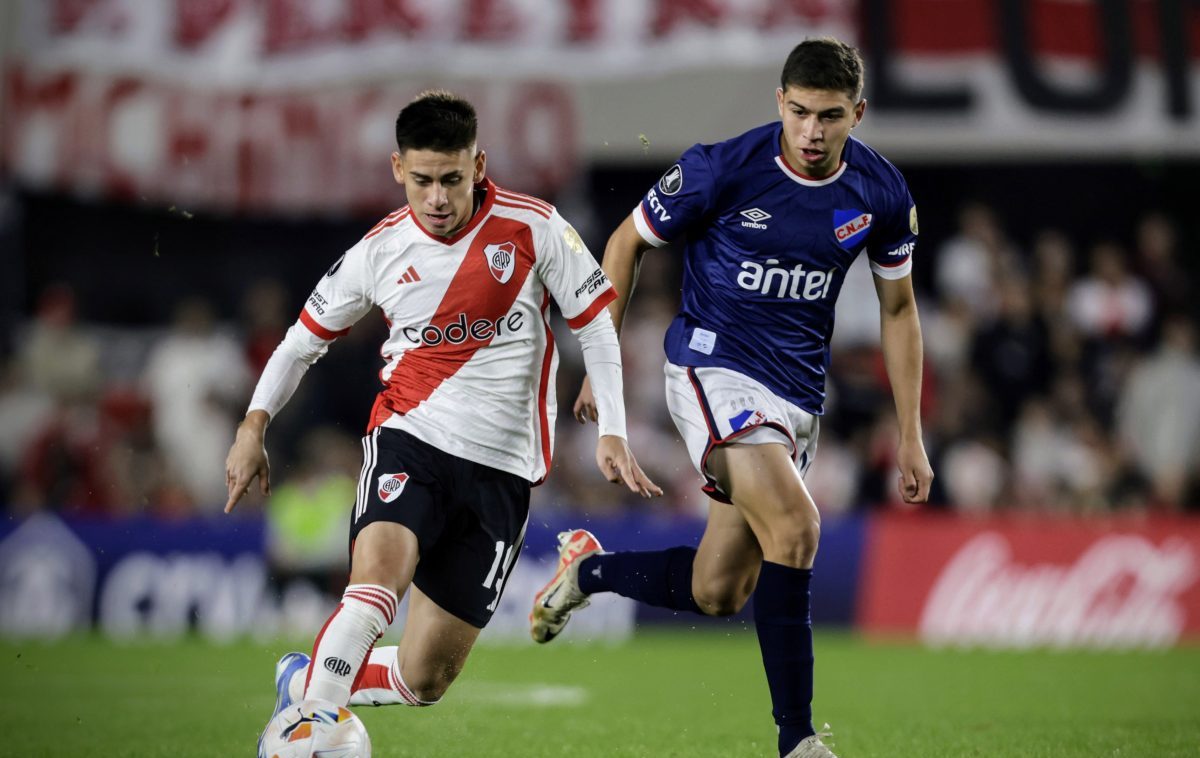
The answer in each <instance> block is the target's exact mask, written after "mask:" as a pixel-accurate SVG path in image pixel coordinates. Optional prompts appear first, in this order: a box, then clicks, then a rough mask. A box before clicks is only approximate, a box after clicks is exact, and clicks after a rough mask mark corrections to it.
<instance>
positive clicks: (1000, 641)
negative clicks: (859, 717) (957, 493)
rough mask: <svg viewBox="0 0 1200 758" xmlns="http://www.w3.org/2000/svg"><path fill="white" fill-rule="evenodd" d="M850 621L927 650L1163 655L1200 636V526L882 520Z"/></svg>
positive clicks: (1146, 521)
mask: <svg viewBox="0 0 1200 758" xmlns="http://www.w3.org/2000/svg"><path fill="white" fill-rule="evenodd" d="M864 553H865V565H864V567H863V583H862V591H861V593H860V595H859V608H858V620H859V624H860V626H861V627H862V628H863V629H864V630H865V631H867V632H868V633H871V634H902V635H910V634H914V633H915V634H917V635H918V636H919V637H920V638H921V639H922V640H924V641H925V642H928V643H930V644H934V645H969V646H974V645H978V646H985V647H1031V646H1051V647H1068V646H1069V647H1075V646H1081V647H1164V646H1168V645H1172V644H1174V643H1176V642H1178V641H1179V640H1180V639H1182V638H1185V637H1190V638H1197V637H1200V520H1187V519H1170V518H1121V519H1104V520H1072V519H1054V518H1046V517H1040V518H1035V517H1014V518H1003V519H1001V518H993V519H985V520H973V519H960V518H952V517H906V516H884V517H882V518H879V519H876V520H875V521H873V523H872V524H871V525H870V527H869V529H868V533H867V542H866V550H865V551H864Z"/></svg>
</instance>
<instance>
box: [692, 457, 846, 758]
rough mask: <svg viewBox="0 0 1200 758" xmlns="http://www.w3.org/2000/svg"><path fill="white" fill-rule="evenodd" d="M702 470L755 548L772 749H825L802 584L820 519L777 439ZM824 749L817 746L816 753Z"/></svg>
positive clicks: (756, 596) (807, 573) (782, 751)
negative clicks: (815, 715) (816, 726)
mask: <svg viewBox="0 0 1200 758" xmlns="http://www.w3.org/2000/svg"><path fill="white" fill-rule="evenodd" d="M710 470H711V471H712V472H713V473H714V475H715V476H716V478H717V481H718V483H719V485H720V488H721V489H722V490H723V491H724V492H726V493H727V494H728V495H729V496H730V498H731V499H732V500H733V502H734V504H735V505H736V506H737V508H738V510H739V511H740V512H741V513H742V514H743V515H744V516H745V518H746V522H747V523H748V524H749V526H750V528H751V529H752V530H753V531H754V534H755V536H756V537H757V539H758V542H759V544H760V545H761V546H762V555H763V562H762V570H761V572H760V573H759V576H758V586H757V589H756V591H755V594H754V622H755V628H756V630H757V632H758V639H759V647H760V649H761V652H762V659H763V668H764V669H765V671H766V676H767V683H768V685H769V687H770V692H771V703H772V715H773V716H774V717H775V723H776V724H777V725H778V726H779V754H780V755H788V754H790V753H791V751H793V750H795V749H796V748H797V746H798V745H800V743H801V742H802V741H804V740H809V741H810V743H809V745H810V746H811V747H812V748H813V749H814V750H817V751H818V752H815V753H813V754H814V755H826V754H828V755H832V753H828V750H827V748H825V747H824V746H823V745H821V744H820V743H819V740H818V738H816V737H814V736H813V735H814V730H813V728H812V696H813V649H812V619H811V616H810V605H809V582H810V579H811V577H812V565H813V560H814V559H815V557H816V554H817V543H818V540H819V539H820V532H821V528H820V524H821V517H820V513H819V512H818V511H817V507H816V505H815V504H814V503H813V500H812V497H811V496H810V495H809V493H808V490H807V488H805V486H804V481H803V480H802V479H801V478H800V473H799V472H798V471H797V470H796V466H795V463H794V462H793V460H792V457H791V454H790V451H789V450H788V449H787V448H786V447H784V446H783V445H778V444H765V445H738V444H733V445H728V446H722V447H721V448H720V449H719V450H718V451H717V452H715V453H714V454H713V457H712V459H711V468H710ZM821 751H824V752H821Z"/></svg>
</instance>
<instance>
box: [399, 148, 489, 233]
mask: <svg viewBox="0 0 1200 758" xmlns="http://www.w3.org/2000/svg"><path fill="white" fill-rule="evenodd" d="M486 163H487V156H485V155H484V153H483V151H482V150H481V151H479V152H478V153H477V152H475V148H474V147H470V148H466V149H463V150H459V151H457V152H453V153H439V152H437V151H434V150H412V149H410V150H405V151H404V154H403V155H401V154H400V153H392V175H393V176H394V177H396V181H397V182H399V183H400V184H403V185H404V191H405V192H406V193H408V204H409V206H410V207H411V208H412V212H413V217H414V218H416V219H417V223H419V224H420V225H421V226H422V227H424V228H425V231H427V232H429V233H430V234H436V235H438V236H439V237H449V236H450V235H452V234H454V233H455V232H457V231H458V230H459V229H462V228H463V227H464V226H466V224H467V222H468V221H469V220H470V219H471V213H472V212H473V211H474V210H475V194H474V189H475V184H476V183H477V182H481V181H483V172H484V167H485V165H486Z"/></svg>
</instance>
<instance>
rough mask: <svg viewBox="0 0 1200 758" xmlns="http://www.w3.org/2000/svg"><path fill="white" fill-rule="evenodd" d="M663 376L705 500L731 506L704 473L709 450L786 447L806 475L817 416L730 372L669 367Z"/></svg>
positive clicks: (814, 443)
mask: <svg viewBox="0 0 1200 758" xmlns="http://www.w3.org/2000/svg"><path fill="white" fill-rule="evenodd" d="M663 372H664V373H665V374H666V375H667V408H668V409H669V410H670V411H671V417H672V418H673V419H675V426H676V428H678V429H679V434H680V435H681V436H682V437H683V441H684V443H685V444H686V445H687V449H688V455H689V456H690V457H691V459H692V465H694V466H695V467H696V470H697V471H699V472H700V474H701V475H702V476H703V477H704V485H703V486H702V487H701V489H703V490H704V492H705V493H706V494H707V495H708V496H709V497H711V498H713V499H714V500H720V501H721V502H724V503H728V502H730V500H729V496H728V495H726V494H725V493H724V492H722V491H721V490H720V488H719V487H718V486H717V482H716V480H715V479H713V478H712V477H711V476H710V475H709V473H708V471H707V469H706V468H705V465H706V463H707V461H708V456H709V454H710V453H712V451H713V449H714V448H716V447H717V446H718V445H723V444H725V443H728V442H733V441H737V442H738V443H739V444H745V445H766V444H769V443H778V444H781V445H784V446H786V447H787V449H788V451H789V452H790V453H791V456H792V460H793V461H795V463H796V470H797V471H799V472H800V475H801V476H804V472H805V471H807V470H808V467H809V465H810V464H812V460H813V456H814V455H816V452H817V433H818V431H819V428H820V421H819V419H818V417H817V416H814V415H813V414H811V413H809V412H808V411H806V410H804V409H802V408H800V407H799V406H797V405H796V404H794V403H791V402H789V401H787V400H784V399H783V398H781V397H779V396H778V395H776V394H775V393H774V392H772V391H771V390H770V389H768V388H767V387H766V386H764V385H763V384H761V383H759V382H757V381H755V380H753V379H751V378H750V377H748V376H746V375H745V374H740V373H738V372H736V371H732V370H730V369H725V368H716V367H703V368H688V367H684V366H676V365H675V364H673V363H669V362H668V363H667V365H666V366H665V367H664V368H663Z"/></svg>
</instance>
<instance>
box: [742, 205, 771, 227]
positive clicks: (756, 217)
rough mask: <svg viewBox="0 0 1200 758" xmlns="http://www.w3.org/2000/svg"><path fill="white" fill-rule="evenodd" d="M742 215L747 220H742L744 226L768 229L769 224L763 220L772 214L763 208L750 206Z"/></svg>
mask: <svg viewBox="0 0 1200 758" xmlns="http://www.w3.org/2000/svg"><path fill="white" fill-rule="evenodd" d="M741 214H742V216H743V217H745V218H746V219H747V220H746V221H743V222H742V226H745V227H747V228H750V229H766V228H767V225H766V224H764V223H763V222H764V221H766V220H767V219H769V218H771V214H770V213H767V212H766V211H764V210H763V209H762V208H750V209H748V210H744V211H742V212H741Z"/></svg>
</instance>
